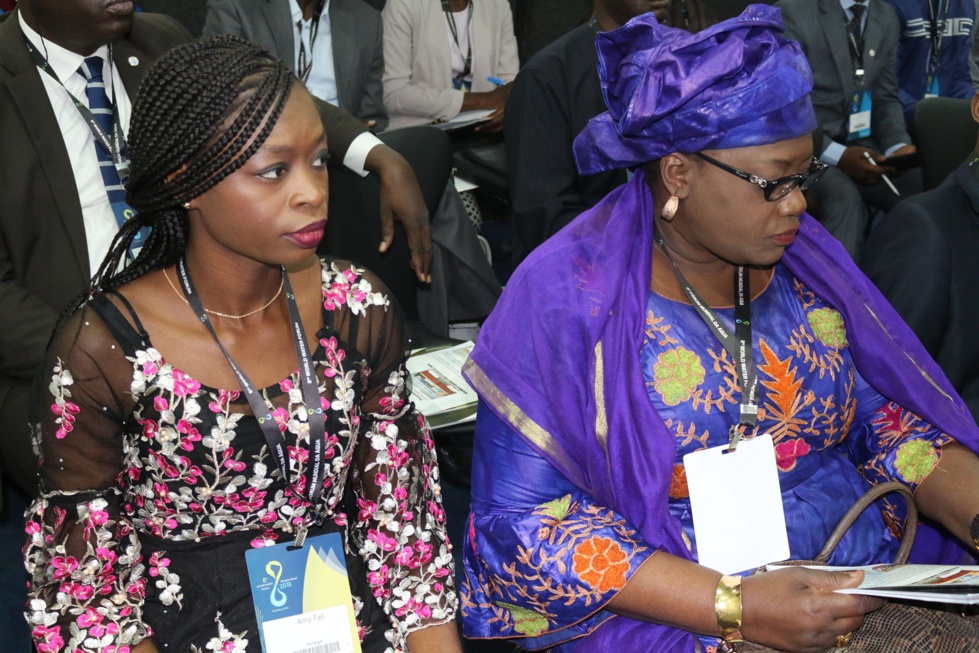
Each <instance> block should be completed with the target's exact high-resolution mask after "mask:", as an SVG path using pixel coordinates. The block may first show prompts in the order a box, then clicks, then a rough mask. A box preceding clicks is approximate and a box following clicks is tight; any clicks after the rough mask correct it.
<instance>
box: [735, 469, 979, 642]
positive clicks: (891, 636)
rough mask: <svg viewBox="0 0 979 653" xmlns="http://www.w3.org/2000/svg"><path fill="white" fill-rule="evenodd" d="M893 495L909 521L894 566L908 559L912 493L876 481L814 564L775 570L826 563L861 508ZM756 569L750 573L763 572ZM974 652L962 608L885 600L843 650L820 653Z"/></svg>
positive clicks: (976, 638)
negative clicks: (901, 503) (900, 499)
mask: <svg viewBox="0 0 979 653" xmlns="http://www.w3.org/2000/svg"><path fill="white" fill-rule="evenodd" d="M891 493H896V494H900V495H901V496H903V497H904V500H905V503H907V506H908V519H907V523H906V524H905V528H904V536H903V537H902V538H901V546H900V548H899V549H898V551H897V554H895V556H894V564H904V563H905V562H907V561H908V556H909V555H910V553H911V547H912V546H913V545H914V537H915V534H916V533H917V532H918V508H917V506H916V505H915V502H914V495H913V494H912V493H911V491H910V490H909V489H908V488H907V487H905V486H904V485H901V484H900V483H895V482H891V483H881V484H880V485H876V486H874V487H873V488H871V489H870V490H868V491H867V493H866V494H864V495H863V496H862V497H860V499H859V500H857V502H856V503H854V504H853V507H851V508H850V509H849V510H848V511H847V512H846V514H845V515H843V518H842V519H841V520H840V523H839V524H837V526H836V528H835V529H833V532H832V533H830V536H829V538H828V539H827V540H826V544H825V545H824V546H823V550H822V551H820V552H819V555H818V556H816V559H815V560H789V561H786V562H780V563H776V564H777V565H779V566H800V565H826V564H828V562H829V559H830V556H832V555H833V551H834V550H835V549H836V547H837V545H839V543H840V540H842V539H843V536H844V535H845V534H846V532H847V531H848V530H849V529H850V527H851V526H853V524H854V523H855V522H856V520H857V517H859V516H860V513H862V512H863V511H864V510H866V509H867V508H869V507H870V506H872V505H873V504H874V503H875V502H876V501H877V500H878V499H880V498H881V497H883V496H884V495H886V494H891ZM763 572H764V569H759V570H758V571H756V572H755V573H763ZM841 650H845V651H848V652H850V653H977V652H979V614H977V613H976V611H975V609H973V608H971V607H969V606H966V610H965V612H963V606H960V605H959V606H946V605H942V604H938V603H931V604H928V607H924V605H923V604H920V603H905V602H902V601H889V602H888V603H887V604H886V605H884V607H883V608H881V609H880V610H877V611H876V612H871V613H870V614H868V615H867V618H866V620H865V621H864V624H863V626H861V627H860V628H859V629H858V630H856V631H854V632H853V637H852V638H851V640H850V643H849V644H848V645H847V646H846V647H844V648H843V649H840V648H837V647H835V646H834V647H831V648H828V649H825V651H823V653H839V652H840V651H841ZM737 651H738V653H776V651H777V649H772V648H767V647H765V646H761V645H758V644H752V643H750V642H745V643H744V644H741V645H739V646H738V647H737Z"/></svg>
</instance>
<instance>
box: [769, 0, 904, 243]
mask: <svg viewBox="0 0 979 653" xmlns="http://www.w3.org/2000/svg"><path fill="white" fill-rule="evenodd" d="M775 4H776V6H778V7H780V8H781V9H782V19H783V20H784V21H785V35H786V37H787V38H790V39H794V40H796V41H798V42H799V44H800V45H801V46H802V49H803V51H804V52H805V54H806V58H807V59H808V61H809V66H810V67H811V68H812V74H813V79H814V83H815V86H814V88H813V92H812V104H813V107H814V108H815V110H816V118H817V120H818V121H819V127H820V129H819V130H818V131H817V134H816V135H817V136H820V138H815V140H816V142H817V155H818V156H819V158H820V159H822V160H823V161H824V162H825V163H828V164H830V168H829V169H828V170H827V171H826V174H825V175H824V176H823V178H822V180H821V181H820V183H819V184H817V185H816V186H813V190H812V192H811V193H810V195H811V197H809V196H807V198H808V199H810V200H812V202H811V203H812V205H813V206H812V215H813V217H815V218H816V219H817V220H819V221H820V222H821V223H822V224H823V226H824V227H826V229H827V230H828V231H829V232H830V233H831V234H833V236H835V237H836V238H837V239H838V240H839V241H840V242H841V243H843V246H844V247H845V248H846V250H847V252H848V253H849V254H850V256H851V257H854V258H856V257H857V254H858V252H859V249H860V246H861V245H862V243H863V240H864V234H865V232H866V230H867V228H868V223H869V214H868V210H867V206H866V205H867V204H869V205H870V206H873V207H874V208H876V209H880V210H887V209H889V208H891V207H892V206H894V204H896V203H897V202H898V201H900V199H901V197H907V196H910V195H913V194H915V193H917V192H920V191H921V187H922V181H921V175H920V170H913V171H911V172H909V173H907V174H905V175H902V176H901V177H898V176H897V175H898V171H897V170H896V169H894V168H891V167H889V166H886V165H883V162H884V160H885V159H886V158H887V157H889V156H897V155H902V154H911V153H914V152H915V148H914V145H911V136H910V135H909V134H908V131H907V129H906V128H905V124H904V112H903V109H902V107H901V100H900V98H898V84H897V73H896V65H897V64H896V62H897V47H898V37H899V29H898V23H897V16H896V15H895V12H894V8H893V7H891V6H890V5H889V4H887V3H886V2H884V1H883V0H859V1H856V0H779V2H776V3H775ZM820 141H821V145H818V144H819V142H820ZM882 175H887V176H888V178H889V179H890V181H892V182H893V183H894V184H895V185H896V187H897V191H898V192H899V193H900V195H898V194H897V193H895V192H894V191H893V190H892V189H891V188H890V186H889V185H888V184H887V183H886V182H885V181H884V180H883V179H882Z"/></svg>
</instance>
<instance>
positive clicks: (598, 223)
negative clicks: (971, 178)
mask: <svg viewBox="0 0 979 653" xmlns="http://www.w3.org/2000/svg"><path fill="white" fill-rule="evenodd" d="M782 30H783V25H782V23H781V20H780V15H779V12H778V10H777V9H774V8H771V7H767V6H761V5H754V6H751V7H749V8H748V9H747V10H746V11H745V12H744V13H743V14H742V15H741V16H740V17H738V18H735V19H732V20H729V21H725V22H723V23H720V24H717V25H715V26H713V27H711V28H709V29H707V30H704V31H702V32H700V33H698V34H695V35H692V34H689V33H687V32H684V31H682V30H677V29H672V28H668V27H664V26H661V25H658V24H657V23H656V21H655V19H654V18H653V17H652V16H651V15H649V14H647V15H644V16H640V17H638V18H636V19H634V20H632V21H631V22H630V23H629V24H627V25H626V26H625V27H623V28H621V29H619V30H616V31H613V32H609V33H606V34H601V35H599V36H598V39H597V47H598V52H599V72H600V75H601V78H602V88H603V91H604V93H605V97H606V101H607V104H608V107H609V111H608V112H607V113H605V114H602V115H600V116H598V117H597V118H595V119H593V120H592V121H591V122H590V123H589V125H588V127H586V128H585V130H584V131H583V132H582V134H581V135H580V136H579V137H578V139H577V141H576V143H575V153H576V157H577V161H578V166H579V169H580V170H581V172H582V173H583V174H590V173H595V172H598V171H601V170H609V169H614V168H629V169H632V170H634V171H635V174H634V176H633V178H632V179H631V180H630V181H629V182H628V183H626V184H625V185H623V186H621V187H620V188H618V189H617V190H615V191H613V192H612V193H611V194H610V195H609V196H608V197H606V199H605V200H604V201H603V202H602V203H600V204H599V205H598V206H596V207H595V208H594V209H593V210H591V211H589V212H586V213H585V214H583V215H582V216H580V217H579V218H578V219H577V220H576V221H575V222H573V223H572V224H571V225H570V226H569V227H568V228H567V229H565V230H564V231H562V232H561V233H560V234H558V235H556V236H555V237H554V238H552V239H551V240H549V241H548V242H547V243H546V244H545V245H544V246H542V247H541V248H539V249H538V250H536V251H535V252H534V254H533V255H532V256H531V257H530V258H528V259H527V261H526V262H525V263H524V264H523V265H522V266H521V267H520V268H519V269H518V270H517V272H516V274H515V275H514V277H513V278H512V279H511V281H510V283H509V284H508V286H507V289H506V292H505V293H504V295H503V297H502V299H501V300H500V303H499V304H498V306H497V308H496V310H495V311H494V313H493V315H492V316H491V317H490V319H489V320H488V321H487V323H486V325H485V326H484V328H483V330H482V332H481V334H480V341H479V343H478V345H477V347H476V349H475V351H474V352H473V355H472V359H471V361H470V362H469V363H468V364H467V367H466V374H467V376H468V378H469V380H470V382H471V383H472V384H473V386H474V387H475V388H476V389H477V390H478V391H479V393H480V398H481V405H480V413H479V419H478V422H477V429H476V436H477V437H476V445H475V446H476V448H475V456H474V468H473V500H472V515H471V516H470V521H469V524H468V529H467V530H468V533H467V542H466V543H465V546H464V556H465V557H464V562H465V583H464V587H463V589H462V591H461V600H462V606H463V615H464V624H465V632H466V635H467V636H469V637H475V638H513V639H516V640H518V641H519V643H520V644H521V646H523V647H525V648H527V649H530V650H539V649H550V650H551V651H558V652H561V653H564V652H567V651H575V652H582V651H608V650H621V651H657V652H662V651H694V650H696V651H713V650H731V647H736V646H739V645H740V642H742V641H748V642H752V643H755V644H759V645H761V646H763V647H771V648H775V649H779V650H789V651H808V652H815V651H820V650H823V649H825V648H827V647H831V646H839V647H845V646H847V645H848V644H849V643H850V642H851V638H853V637H854V635H853V633H854V631H858V629H859V628H860V627H861V626H862V625H863V624H864V620H865V618H867V616H868V615H869V614H870V613H872V612H873V611H875V610H877V609H879V608H880V607H881V606H882V605H883V602H882V601H880V600H878V599H875V598H871V597H866V596H857V595H849V594H839V593H834V592H833V591H832V590H835V589H840V588H848V587H854V586H856V585H858V584H859V583H860V582H861V580H862V578H863V575H862V573H860V572H856V573H852V574H851V573H843V572H826V571H816V570H810V569H802V568H790V569H781V570H777V571H771V572H766V573H762V574H756V575H753V576H744V578H743V580H742V575H744V574H747V573H748V572H750V570H751V568H753V567H754V566H756V565H757V564H761V563H762V562H765V561H766V560H762V561H760V562H755V563H752V564H748V562H747V561H749V560H754V559H755V558H756V557H757V556H756V555H755V553H756V551H755V549H761V548H763V547H767V546H768V544H769V542H770V541H771V540H773V539H776V538H777V537H781V538H784V540H785V541H786V542H787V544H786V546H785V554H784V555H783V557H786V555H787V557H790V558H794V559H807V558H813V557H815V555H816V554H817V553H818V552H819V551H820V549H821V547H822V545H823V543H824V542H825V541H826V540H827V538H828V536H829V534H830V532H831V531H832V529H833V528H834V526H835V525H836V524H837V522H838V521H839V520H840V518H841V517H842V516H843V514H844V513H845V512H846V511H847V509H848V508H849V507H850V506H852V505H853V503H854V502H855V501H856V500H857V499H858V498H859V497H861V496H862V495H863V494H864V493H865V492H866V491H867V490H868V489H869V488H870V487H872V486H874V485H877V484H880V483H883V482H890V481H897V482H899V483H902V484H904V485H905V486H907V487H908V488H910V489H911V490H912V491H913V492H915V496H916V502H917V506H918V508H919V510H920V511H921V513H922V514H923V515H924V516H925V518H926V519H927V521H926V525H925V526H924V527H923V528H921V529H919V532H918V537H917V540H916V542H915V550H914V552H913V554H912V560H914V561H920V562H939V561H943V562H964V561H966V560H970V561H971V560H972V558H971V555H972V554H974V552H975V546H974V544H973V537H974V535H975V532H976V530H979V529H977V526H979V482H977V479H979V458H977V457H976V455H975V454H974V453H973V452H974V451H975V450H976V449H977V447H979V432H977V428H976V425H975V423H974V421H973V420H972V418H971V417H970V415H969V413H968V411H967V410H966V409H965V407H964V406H963V404H962V402H961V400H959V399H958V397H957V396H956V395H955V392H954V390H952V389H951V387H950V385H949V384H948V383H947V381H946V379H945V377H944V376H943V375H942V373H941V372H940V371H939V369H938V368H937V366H936V365H935V364H934V363H933V362H932V361H931V359H930V358H929V357H928V355H927V354H926V353H925V351H924V350H923V349H922V348H921V346H920V344H919V343H918V342H917V340H916V339H915V338H914V336H913V335H912V334H911V332H910V331H909V330H908V328H907V327H906V326H905V325H904V324H903V323H902V322H901V321H900V319H899V318H898V317H897V316H896V314H895V313H894V311H893V310H892V309H891V308H890V306H889V305H888V304H887V303H886V301H884V300H883V299H882V298H881V296H880V295H879V293H877V291H876V290H875V289H874V288H873V286H872V284H870V283H869V282H868V281H867V280H866V278H865V277H864V276H863V275H862V274H861V273H860V272H859V271H858V270H857V269H856V268H855V267H854V266H853V264H852V263H851V262H850V260H849V258H848V256H847V255H846V253H845V252H844V251H843V249H842V248H841V247H840V246H839V245H838V244H837V243H836V242H835V241H834V240H833V238H832V237H831V236H830V235H829V234H828V233H827V232H826V231H825V230H823V229H822V227H820V226H819V225H818V224H817V223H816V222H815V221H813V220H812V218H810V217H809V216H808V215H806V214H805V209H806V202H805V199H804V197H803V194H802V191H804V190H805V189H806V188H808V187H809V186H811V185H812V184H813V183H815V182H816V181H817V180H818V178H819V175H820V173H821V170H822V164H821V163H820V162H819V161H818V160H816V159H814V158H813V156H812V154H813V151H812V139H811V136H810V133H811V132H812V131H813V129H815V127H816V120H815V116H814V114H813V109H812V104H811V102H810V99H809V94H810V92H811V90H812V76H811V73H810V71H809V67H808V65H807V63H806V61H805V58H804V56H803V54H802V52H801V50H800V48H799V47H798V44H796V43H794V42H789V41H786V40H785V39H784V38H783V37H782V35H781V32H782ZM765 448H767V449H765ZM723 449H728V450H732V449H733V450H734V452H735V453H734V455H733V456H731V457H729V460H734V461H735V462H734V466H733V467H731V468H730V469H729V470H728V472H727V473H722V474H714V475H710V474H707V479H708V483H707V486H709V487H708V493H707V494H706V495H705V494H704V489H703V488H704V484H703V482H701V481H702V479H703V477H704V474H703V472H702V470H703V469H705V468H704V467H703V463H700V464H699V465H698V473H697V479H698V484H697V485H696V488H695V483H694V476H695V475H694V473H693V472H694V468H693V465H694V463H693V462H692V461H696V460H701V461H702V460H703V458H702V457H700V458H698V457H697V455H700V454H704V453H705V452H706V453H711V452H714V453H717V452H720V451H721V450H723ZM763 449H764V451H765V454H764V455H761V454H759V457H758V459H757V460H752V462H751V465H753V467H749V466H747V461H748V460H749V459H748V458H747V456H749V455H754V454H749V453H748V452H761V451H762V450H763ZM688 454H695V455H694V456H688ZM718 457H720V455H719V456H718ZM743 462H744V463H745V465H742V463H743ZM725 464H730V463H725ZM748 469H752V470H754V469H759V470H761V472H763V473H764V474H770V475H771V478H773V479H774V482H773V485H772V486H771V488H770V489H771V490H772V491H771V492H770V494H771V495H772V497H774V505H775V506H776V508H775V512H777V513H778V514H781V515H782V519H783V520H784V524H783V525H776V526H768V527H766V528H767V529H768V530H766V531H764V532H762V531H760V530H748V531H745V532H741V533H739V532H738V531H737V530H736V529H731V530H729V531H722V535H721V536H720V537H717V536H716V535H714V536H711V537H707V536H705V535H704V534H705V533H707V532H709V530H710V529H711V526H712V520H713V521H714V522H717V521H718V520H720V519H722V518H721V517H716V516H715V517H711V516H709V515H708V516H706V517H703V515H704V514H705V513H703V512H701V513H700V515H701V516H698V517H696V519H695V511H696V510H698V508H697V505H698V500H697V496H698V495H699V496H700V497H704V496H708V497H709V496H710V491H711V490H712V491H713V492H714V498H713V499H707V500H704V499H701V500H700V503H699V505H700V506H704V505H706V506H707V507H708V508H709V507H711V506H715V507H716V506H720V507H721V509H720V510H719V512H720V513H721V515H722V517H723V515H724V514H725V513H728V512H730V511H731V510H734V509H735V508H742V507H746V508H747V510H746V514H747V515H749V516H752V513H753V511H754V510H755V508H756V507H757V509H758V511H761V506H762V505H763V503H764V499H765V498H766V497H765V496H762V495H761V494H758V493H756V492H755V491H754V490H751V491H749V490H747V489H746V488H747V487H748V484H749V482H753V481H754V480H755V479H754V478H749V476H751V475H754V474H755V472H754V471H751V472H749V471H747V470H748ZM688 471H689V472H690V474H689V480H690V482H689V483H688ZM759 475H763V474H759ZM692 495H694V496H693V499H694V505H693V507H692V505H691V497H692ZM769 498H771V497H769ZM779 507H780V508H781V510H780V511H779V510H778V508H779ZM701 510H702V508H701ZM905 517H906V511H905V507H904V506H903V504H902V502H901V501H900V500H892V499H885V500H882V501H880V502H878V503H877V504H875V505H874V507H872V508H871V509H869V510H867V511H866V512H865V513H864V514H863V515H862V516H861V517H860V518H859V519H858V520H857V522H856V524H855V525H854V526H853V528H852V529H851V530H850V532H849V533H848V534H847V535H846V536H845V537H844V538H843V540H842V542H841V543H840V545H839V546H838V548H837V549H836V551H835V553H834V555H833V557H832V559H831V560H830V563H831V564H834V565H843V566H852V565H865V564H874V563H879V562H886V561H889V560H890V559H891V558H892V557H893V556H894V554H895V552H896V550H897V548H898V545H899V542H900V538H901V536H902V534H903V529H904V524H905ZM776 522H777V520H776ZM970 529H971V532H970ZM698 536H700V537H698ZM718 543H720V544H723V547H721V549H722V552H723V553H724V554H727V553H730V554H731V555H732V557H731V558H730V559H725V560H726V561H725V562H721V561H720V560H721V558H719V557H718V554H717V553H716V552H715V551H716V550H717V549H718V547H717V546H714V545H716V544H718ZM708 558H709V560H708ZM774 559H778V558H774ZM772 560H773V558H769V559H768V560H767V561H772ZM738 565H742V566H738ZM716 569H722V571H724V573H723V574H722V573H721V571H717V570H716ZM960 621H962V622H963V623H965V624H967V625H966V626H964V627H965V628H966V629H968V628H973V630H972V631H971V633H972V635H967V637H970V636H971V637H979V631H977V630H975V627H974V626H973V625H969V622H967V621H966V620H964V619H963V620H960ZM905 622H906V630H907V632H899V631H895V632H894V636H893V637H894V639H893V640H892V645H891V648H889V649H888V650H910V649H907V648H902V647H901V645H900V644H896V643H897V642H906V641H911V640H912V639H913V638H914V637H915V636H918V635H920V628H919V627H918V626H917V625H915V624H913V623H912V622H911V620H910V619H907V620H905ZM966 632H967V633H968V632H969V631H968V630H966ZM857 640H859V637H857V639H856V640H854V641H855V642H856V641H857ZM972 641H973V643H974V642H975V641H976V640H975V639H973V640H972ZM895 646H896V648H895ZM936 646H937V644H936ZM861 650H865V649H861ZM930 650H939V649H937V648H936V649H930ZM941 650H963V649H961V648H957V649H951V648H948V649H941ZM966 650H967V649H966Z"/></svg>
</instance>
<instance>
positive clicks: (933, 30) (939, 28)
mask: <svg viewBox="0 0 979 653" xmlns="http://www.w3.org/2000/svg"><path fill="white" fill-rule="evenodd" d="M950 4H952V3H951V0H945V11H942V0H938V11H937V12H936V11H935V0H928V11H929V19H930V20H929V23H928V27H929V30H928V31H929V34H930V36H931V58H930V62H931V70H929V71H928V74H929V75H932V76H933V75H936V74H938V57H939V54H940V52H941V49H942V39H943V38H944V37H945V29H946V27H947V26H948V8H949V5H950ZM938 14H941V16H942V17H941V21H939V18H938ZM929 92H930V89H929Z"/></svg>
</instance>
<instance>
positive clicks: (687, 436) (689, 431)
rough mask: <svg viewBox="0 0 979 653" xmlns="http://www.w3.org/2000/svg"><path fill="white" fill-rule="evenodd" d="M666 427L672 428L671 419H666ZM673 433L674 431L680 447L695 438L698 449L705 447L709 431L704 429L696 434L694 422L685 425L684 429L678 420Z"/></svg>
mask: <svg viewBox="0 0 979 653" xmlns="http://www.w3.org/2000/svg"><path fill="white" fill-rule="evenodd" d="M666 428H668V429H671V428H673V420H667V421H666ZM675 433H676V439H677V440H679V442H678V443H677V447H678V448H681V449H682V448H685V447H687V446H688V445H689V444H690V443H691V442H693V441H695V440H696V441H697V442H699V443H700V447H699V448H700V449H706V448H707V440H708V439H709V438H710V431H707V430H705V431H704V432H703V433H701V434H700V435H697V424H696V423H694V422H691V423H690V425H689V426H688V427H686V429H684V427H683V422H678V423H677V426H676V431H675Z"/></svg>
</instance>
